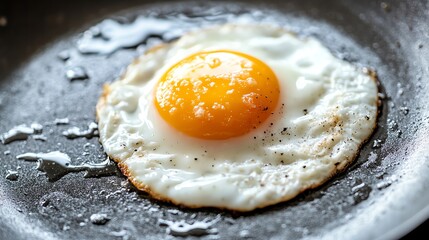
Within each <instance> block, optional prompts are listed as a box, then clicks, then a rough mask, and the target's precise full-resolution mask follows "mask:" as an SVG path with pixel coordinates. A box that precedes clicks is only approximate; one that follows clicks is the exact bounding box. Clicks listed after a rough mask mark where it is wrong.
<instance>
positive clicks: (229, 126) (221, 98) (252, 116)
mask: <svg viewBox="0 0 429 240" xmlns="http://www.w3.org/2000/svg"><path fill="white" fill-rule="evenodd" d="M279 94H280V90H279V83H278V80H277V77H276V76H275V74H274V73H273V71H272V70H271V69H270V68H269V67H268V66H267V65H266V64H265V63H263V62H262V61H260V60H259V59H256V58H254V57H252V56H249V55H247V54H244V53H239V52H234V51H229V50H218V51H210V52H199V53H196V54H193V55H191V56H189V57H187V58H185V59H183V60H181V61H180V62H178V63H177V64H175V65H173V66H172V67H171V68H170V69H169V70H167V71H166V72H165V74H164V75H163V76H162V77H161V79H160V80H159V82H158V85H157V87H156V89H155V105H156V108H157V110H158V112H159V113H160V115H161V116H162V118H163V119H164V120H165V121H166V122H168V123H169V124H170V125H171V126H173V127H174V128H175V129H177V130H179V131H181V132H183V133H185V134H187V135H189V136H192V137H196V138H201V139H217V140H220V139H227V138H231V137H237V136H241V135H243V134H246V133H248V132H250V131H251V130H252V129H256V128H257V127H258V126H259V125H260V124H261V123H262V122H264V121H265V120H266V119H267V118H268V117H269V116H270V115H271V113H272V112H273V111H274V108H275V107H276V105H277V102H278V99H279Z"/></svg>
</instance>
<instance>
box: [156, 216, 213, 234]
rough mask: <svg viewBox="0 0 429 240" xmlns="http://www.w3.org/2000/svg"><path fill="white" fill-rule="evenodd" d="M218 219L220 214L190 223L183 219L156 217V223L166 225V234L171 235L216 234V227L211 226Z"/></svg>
mask: <svg viewBox="0 0 429 240" xmlns="http://www.w3.org/2000/svg"><path fill="white" fill-rule="evenodd" d="M219 220H220V216H219V215H218V216H217V217H216V218H215V219H213V220H211V221H210V220H208V219H204V220H203V221H195V222H194V223H192V224H189V223H186V222H185V220H181V221H177V222H175V221H169V220H163V219H158V223H159V224H160V225H161V226H167V230H166V232H167V234H171V235H173V236H181V237H186V236H202V235H207V234H217V233H218V231H217V229H216V228H212V226H213V225H214V224H215V223H217V222H218V221H219Z"/></svg>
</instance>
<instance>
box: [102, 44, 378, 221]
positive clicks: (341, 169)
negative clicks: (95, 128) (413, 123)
mask: <svg viewBox="0 0 429 240" xmlns="http://www.w3.org/2000/svg"><path fill="white" fill-rule="evenodd" d="M165 45H166V44H159V45H156V46H154V47H153V48H151V49H149V50H148V52H147V53H145V54H148V53H152V52H155V51H157V50H159V49H161V48H162V47H164V46H165ZM138 63H139V58H136V59H134V61H133V62H132V65H133V64H138ZM364 70H365V74H367V75H368V76H369V77H370V78H371V79H372V80H373V81H374V82H375V83H376V85H377V93H380V82H379V79H378V75H377V73H376V71H375V70H373V69H370V68H364ZM125 75H126V72H125V73H124V74H123V75H122V76H121V77H120V79H119V80H122V79H123V77H124V76H125ZM109 94H110V86H109V84H104V86H103V92H102V94H101V96H100V98H99V101H98V103H97V106H96V121H97V122H98V120H99V111H101V109H102V108H103V107H104V106H105V103H106V98H107V96H108V95H109ZM376 106H377V112H376V119H375V124H374V126H373V131H372V134H370V135H369V136H368V138H367V139H365V140H364V141H362V143H361V144H360V145H359V147H358V150H360V149H361V148H362V146H363V145H364V144H365V143H366V142H367V141H368V140H369V139H370V138H371V137H372V135H373V134H374V132H375V130H376V128H377V122H378V118H379V115H380V110H381V108H380V106H381V100H380V99H379V98H378V94H377V98H376ZM99 141H100V138H99ZM100 143H101V144H103V143H102V142H101V141H100ZM359 152H360V151H356V154H355V155H354V156H352V157H349V158H348V161H347V162H346V164H339V165H334V166H335V168H334V169H333V170H332V172H331V174H330V176H329V177H327V178H326V179H324V180H323V181H320V182H319V183H317V184H313V185H309V186H307V187H306V188H303V189H301V190H300V191H299V192H297V193H296V194H295V195H293V196H290V197H285V198H282V199H279V200H275V201H271V202H265V203H264V204H261V205H259V206H257V207H256V208H252V209H234V208H228V207H213V208H217V209H221V210H229V211H233V212H241V213H245V212H251V211H256V210H258V209H261V208H265V207H268V206H271V205H274V204H279V203H283V202H286V201H289V200H292V199H294V198H295V197H296V196H298V195H300V194H302V193H304V192H306V191H309V190H311V189H316V188H318V187H320V186H322V185H324V184H325V183H326V182H328V181H329V180H331V179H332V178H333V177H334V176H337V175H338V174H340V173H342V172H344V171H345V170H346V169H347V168H348V167H349V166H350V165H351V164H352V163H353V162H354V161H355V160H356V158H357V156H358V155H359ZM109 157H110V159H112V160H113V161H115V162H116V163H117V164H118V167H119V169H120V170H121V172H122V174H124V175H125V176H126V177H127V178H128V180H129V181H130V182H131V183H132V184H133V185H134V186H135V187H136V188H137V189H138V190H140V191H144V192H146V193H148V194H149V195H150V196H151V197H153V198H154V199H156V200H160V201H163V202H168V203H172V204H175V205H178V206H181V207H185V208H207V206H203V205H195V204H183V203H179V202H176V201H175V200H174V199H170V198H166V197H165V196H163V195H162V194H159V193H157V192H155V191H153V190H152V189H151V188H150V187H149V186H146V185H145V184H143V183H140V182H138V181H137V180H136V179H135V178H134V177H133V176H132V175H131V173H130V169H128V167H127V166H126V164H124V163H123V162H121V161H120V159H115V158H113V157H111V156H109Z"/></svg>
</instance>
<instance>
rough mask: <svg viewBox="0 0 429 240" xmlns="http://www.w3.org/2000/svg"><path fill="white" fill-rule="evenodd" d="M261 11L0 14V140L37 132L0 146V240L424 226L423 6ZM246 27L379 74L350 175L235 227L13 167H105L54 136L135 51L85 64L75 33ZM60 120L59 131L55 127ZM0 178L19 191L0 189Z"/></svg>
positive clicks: (54, 8)
mask: <svg viewBox="0 0 429 240" xmlns="http://www.w3.org/2000/svg"><path fill="white" fill-rule="evenodd" d="M269 2H271V1H263V3H261V1H251V2H248V1H246V2H237V3H233V2H232V1H226V2H220V1H208V2H207V1H196V2H191V1H186V2H166V1H159V2H152V1H147V2H144V1H143V2H142V1H113V0H109V1H73V3H72V2H71V1H68V2H64V3H58V2H57V1H37V2H35V1H28V2H27V1H5V2H2V3H0V7H1V8H0V133H5V132H7V131H9V130H10V129H11V128H13V127H14V126H17V125H19V124H27V125H30V124H32V123H35V122H37V123H39V124H41V125H42V126H43V131H42V134H43V136H45V137H46V139H40V138H39V139H37V138H34V137H33V136H30V137H29V138H28V139H27V140H22V141H14V142H11V143H8V144H0V239H164V238H174V237H173V236H172V235H170V234H168V233H167V232H166V229H167V227H166V226H164V225H162V224H160V220H167V221H181V220H184V221H185V222H187V223H192V222H195V221H203V220H205V219H208V220H218V221H217V222H215V223H214V224H213V229H212V230H217V231H216V232H211V233H209V234H206V235H203V236H201V238H203V239H217V238H219V239H399V238H401V237H404V236H405V237H404V239H406V238H407V237H406V235H407V234H408V233H410V232H411V230H412V229H414V228H416V227H417V226H418V225H420V224H422V223H423V222H425V221H427V219H428V217H429V175H428V174H427V173H428V172H429V150H428V149H429V139H428V138H427V136H428V134H429V129H428V124H429V114H428V113H429V109H428V107H429V104H428V99H429V98H428V93H429V84H428V82H429V81H428V80H429V45H428V42H429V41H428V40H429V26H428V24H427V23H428V22H429V3H428V2H427V1H407V2H405V1H399V0H398V1H386V2H381V1H365V2H357V1H352V0H346V1H334V0H330V1H322V0H319V1H317V0H314V1H285V2H284V3H274V2H275V1H272V3H269ZM246 14H250V15H252V16H253V17H254V18H256V19H257V20H258V21H267V22H270V21H271V22H275V23H278V24H280V25H282V26H284V27H286V28H288V29H290V30H292V31H295V32H297V33H298V34H300V35H303V36H308V35H311V36H314V37H316V38H318V39H319V40H320V41H321V42H322V43H324V44H325V45H326V46H327V47H328V48H329V49H330V50H331V51H332V52H333V53H334V54H335V55H337V56H339V57H341V58H344V59H346V60H347V61H350V62H352V63H354V64H355V65H357V66H360V67H370V68H373V69H375V70H376V72H377V74H378V78H379V80H380V83H381V86H380V90H381V93H382V94H383V95H384V97H383V99H382V107H381V112H380V117H379V120H378V128H377V130H376V132H375V134H374V135H373V136H372V137H371V139H370V140H369V142H368V143H367V144H366V145H365V146H364V147H363V149H362V151H361V153H360V155H359V156H358V158H357V160H356V162H355V163H354V164H353V165H352V166H351V167H350V168H349V169H348V170H347V171H345V172H344V173H343V174H341V175H339V176H337V177H335V178H333V179H332V180H331V181H329V182H328V183H327V184H325V185H324V186H322V187H321V188H318V189H315V190H312V191H308V192H305V193H304V194H301V195H300V196H298V197H297V198H296V199H294V200H292V201H289V202H286V203H282V204H277V205H275V206H272V207H268V208H265V209H262V210H257V211H254V212H251V213H248V214H237V213H233V212H225V211H220V210H216V209H186V208H179V207H176V206H174V205H170V204H166V203H162V202H158V201H154V200H152V199H151V198H150V197H149V196H147V195H146V194H144V193H142V192H139V191H137V190H135V189H134V188H133V186H131V185H130V184H129V183H128V182H127V180H126V178H125V177H124V176H122V175H121V174H120V173H119V172H116V173H115V174H111V175H109V176H104V177H100V178H85V177H84V172H78V173H70V174H67V175H65V176H64V177H62V178H60V179H59V180H57V181H48V180H47V178H46V176H44V175H43V174H41V173H40V171H38V170H36V163H34V162H30V161H22V160H18V159H16V156H17V155H19V154H22V153H26V152H50V151H61V152H64V153H67V154H68V155H69V156H70V157H71V159H72V163H73V164H76V165H77V164H82V163H85V162H95V163H99V162H102V161H104V160H105V158H106V156H105V155H104V152H103V149H102V148H101V145H100V144H99V142H98V139H97V137H92V138H76V139H68V138H66V137H64V136H63V135H62V132H63V131H65V130H67V129H69V128H70V127H73V126H76V127H79V128H82V129H84V128H86V127H87V125H88V124H89V123H91V122H93V121H94V120H95V104H96V102H97V100H98V97H99V96H100V94H101V88H102V85H103V84H104V83H107V82H111V81H114V80H115V79H116V78H117V77H118V76H120V74H121V73H122V71H123V70H124V68H125V67H126V66H127V65H128V64H129V63H130V62H131V61H132V60H133V59H134V58H135V57H136V56H138V54H139V53H140V51H141V49H143V48H144V47H145V42H144V41H143V42H142V43H141V44H139V45H140V46H139V47H137V48H135V47H127V48H123V49H120V50H118V51H115V52H113V53H112V54H109V55H99V54H83V53H81V52H79V51H78V50H77V43H78V41H79V39H81V37H82V36H83V33H84V32H85V31H86V30H88V29H90V28H91V27H93V26H95V25H97V24H98V23H100V22H101V21H103V20H105V19H114V20H115V21H118V22H120V23H124V24H126V23H129V22H132V21H133V19H135V18H136V17H138V16H154V17H159V18H171V19H174V20H175V21H187V22H189V21H191V22H200V21H208V20H207V19H210V21H220V22H222V21H229V19H230V17H231V16H238V15H246ZM64 54H65V55H64ZM65 58H68V59H67V60H66V61H65V60H64V59H65ZM76 67H81V68H82V69H84V70H85V73H86V74H87V76H88V78H87V79H77V80H73V81H70V80H69V79H67V77H66V76H65V74H66V72H67V70H68V69H70V68H76ZM64 118H67V119H68V120H69V123H68V124H60V123H58V121H57V123H55V120H56V119H57V120H58V119H64ZM8 170H10V171H15V172H16V173H17V174H18V178H17V179H11V178H10V175H9V177H8V178H9V179H7V178H6V176H7V175H8V174H10V172H8ZM97 217H99V218H98V220H97ZM422 226H423V225H422ZM425 226H427V223H425ZM420 231H421V230H420ZM426 233H427V231H426ZM412 234H413V233H411V235H408V236H409V237H410V236H411V237H412V236H414V235H412ZM188 237H189V238H191V239H193V238H197V237H195V236H188Z"/></svg>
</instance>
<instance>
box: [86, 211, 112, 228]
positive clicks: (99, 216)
mask: <svg viewBox="0 0 429 240" xmlns="http://www.w3.org/2000/svg"><path fill="white" fill-rule="evenodd" d="M89 220H90V221H91V223H93V224H95V225H104V224H106V223H107V222H108V221H109V220H110V218H109V217H108V216H107V214H104V213H95V214H92V215H91V216H90V217H89Z"/></svg>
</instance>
